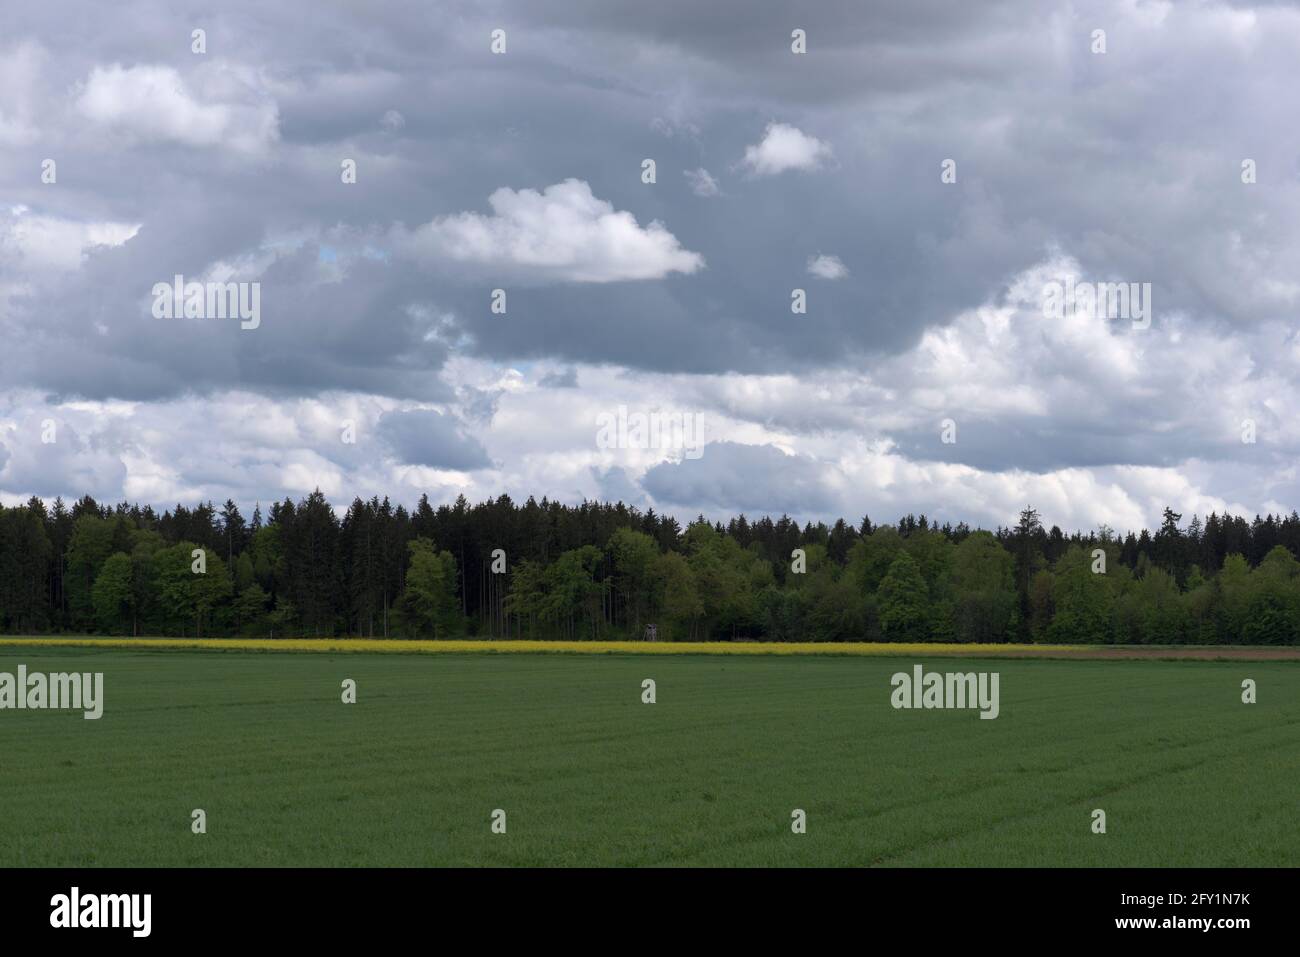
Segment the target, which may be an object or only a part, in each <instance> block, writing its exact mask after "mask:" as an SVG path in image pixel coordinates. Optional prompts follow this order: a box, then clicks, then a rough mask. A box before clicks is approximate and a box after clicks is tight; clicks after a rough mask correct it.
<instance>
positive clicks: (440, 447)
mask: <svg viewBox="0 0 1300 957" xmlns="http://www.w3.org/2000/svg"><path fill="white" fill-rule="evenodd" d="M379 434H380V436H381V437H382V438H383V439H384V440H385V441H386V442H387V443H388V444H389V445H390V446H391V447H392V449H393V451H394V452H395V453H396V455H397V457H398V459H399V460H400V461H402V462H404V463H406V464H408V465H425V466H428V467H430V468H440V469H461V470H468V469H480V468H486V467H488V466H490V465H491V464H492V462H491V460H490V459H489V458H488V456H487V452H485V451H484V449H483V446H482V445H481V444H480V443H479V442H478V441H477V440H476V439H474V438H472V437H470V436H467V435H464V434H463V432H462V431H461V429H460V428H459V426H458V425H457V424H456V422H455V420H454V419H452V418H451V417H450V416H446V415H443V414H442V413H441V412H435V411H432V410H423V409H416V410H411V411H407V412H388V413H385V414H384V415H383V416H382V417H381V418H380V420H379Z"/></svg>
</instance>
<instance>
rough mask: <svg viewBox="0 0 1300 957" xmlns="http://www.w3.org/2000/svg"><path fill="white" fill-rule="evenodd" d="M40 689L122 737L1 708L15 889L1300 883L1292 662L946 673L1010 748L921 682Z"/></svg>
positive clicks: (4, 825)
mask: <svg viewBox="0 0 1300 957" xmlns="http://www.w3.org/2000/svg"><path fill="white" fill-rule="evenodd" d="M638 650H642V649H638ZM19 664H25V665H26V666H27V667H28V669H29V671H70V670H76V671H102V672H104V676H105V677H104V685H105V711H104V717H103V718H102V719H100V720H98V721H86V720H83V718H82V716H81V714H80V713H74V712H52V711H8V710H7V711H0V782H3V784H2V786H0V866H24V865H26V866H86V865H115V866H144V865H227V866H267V865H308V866H316V865H324V866H328V865H366V866H401V865H414V866H422V865H470V866H477V865H776V866H785V865H869V864H875V865H903V866H929V865H983V866H1003V865H1046V866H1056V865H1082V866H1105V865H1114V866H1165V865H1180V866H1211V867H1213V866H1245V865H1274V866H1294V865H1296V864H1297V863H1300V829H1297V827H1296V795H1297V793H1300V666H1297V665H1295V664H1291V663H1285V662H1254V661H1252V662H1232V663H1225V662H1190V661H1189V662H1178V663H1170V662H1162V661H1055V660H996V661H995V660H980V659H970V658H964V659H961V660H960V661H951V662H948V663H947V664H945V662H944V660H942V659H933V658H931V659H927V662H926V667H927V668H928V669H931V670H961V671H971V670H974V671H998V672H1000V674H1001V716H1000V717H999V718H998V719H997V720H994V721H987V720H985V721H982V720H979V719H978V718H977V715H976V712H974V711H960V712H956V711H895V710H893V709H892V708H891V707H890V705H889V693H890V684H889V678H890V675H892V674H893V673H894V672H895V671H899V670H910V665H908V664H907V663H906V662H905V661H900V660H893V661H891V660H888V659H882V658H878V657H871V656H860V657H859V656H853V657H840V658H828V657H819V656H815V655H807V656H790V657H779V656H735V657H724V656H683V657H679V656H663V657H658V656H657V657H648V656H641V655H614V654H607V655H601V656H580V655H487V656H484V655H457V654H450V653H449V654H440V655H413V656H398V655H385V654H365V653H351V654H337V653H329V652H319V653H317V654H311V655H294V654H267V653H257V652H251V651H239V650H230V651H227V652H226V653H224V654H219V655H212V654H203V653H201V652H197V651H188V650H183V649H166V650H164V649H156V646H153V645H152V644H151V646H150V647H149V648H145V649H138V648H89V649H88V648H74V647H66V648H62V647H45V646H42V647H40V648H32V647H0V671H8V672H13V671H15V670H16V668H17V666H18V665H19ZM1245 677H1250V678H1253V679H1255V680H1256V681H1257V682H1258V686H1259V703H1258V704H1255V705H1243V704H1242V703H1241V701H1240V684H1241V680H1242V678H1245ZM344 678H353V679H355V680H356V682H357V685H358V699H359V700H358V703H357V704H356V705H344V704H342V703H340V699H339V696H340V683H341V682H342V681H343V679H344ZM644 678H654V679H655V681H656V682H657V694H658V703H656V704H654V705H645V704H642V703H641V700H640V698H641V682H642V680H643V679H644ZM194 808H203V809H204V810H205V811H206V812H207V816H208V833H207V834H204V835H194V834H192V833H191V832H190V812H191V810H192V809H194ZM495 808H503V809H505V810H506V812H507V821H508V831H507V833H506V834H505V835H494V834H492V833H491V832H490V828H489V823H490V820H489V818H490V815H491V813H492V811H493V809H495ZM793 808H802V809H804V810H806V811H807V815H808V832H807V834H805V835H795V834H792V833H791V831H790V813H791V810H792V809H793ZM1094 808H1103V809H1104V810H1105V811H1106V814H1107V833H1106V834H1105V835H1094V834H1092V833H1091V832H1090V829H1089V824H1090V820H1091V819H1090V814H1091V812H1092V810H1093V809H1094Z"/></svg>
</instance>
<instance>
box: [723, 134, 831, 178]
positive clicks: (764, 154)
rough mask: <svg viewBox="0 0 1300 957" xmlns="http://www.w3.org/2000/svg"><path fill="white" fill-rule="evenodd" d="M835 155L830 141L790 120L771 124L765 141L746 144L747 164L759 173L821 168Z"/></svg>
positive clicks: (764, 137) (745, 162) (761, 174)
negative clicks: (791, 124)
mask: <svg viewBox="0 0 1300 957" xmlns="http://www.w3.org/2000/svg"><path fill="white" fill-rule="evenodd" d="M830 157H831V147H830V144H829V143H826V142H823V141H822V140H819V139H817V137H815V136H809V135H808V134H807V133H804V132H803V131H802V130H800V129H798V128H796V127H793V126H790V125H789V124H787V123H769V124H768V125H767V132H766V133H765V134H764V135H763V141H762V142H761V143H756V144H754V145H752V146H747V147H745V159H744V164H745V165H746V166H747V167H749V169H750V172H752V173H753V174H754V175H755V176H775V175H776V174H778V173H784V172H785V171H786V170H792V169H797V170H813V169H817V168H818V167H819V166H821V165H822V164H823V163H824V162H826V161H827V160H828V159H830Z"/></svg>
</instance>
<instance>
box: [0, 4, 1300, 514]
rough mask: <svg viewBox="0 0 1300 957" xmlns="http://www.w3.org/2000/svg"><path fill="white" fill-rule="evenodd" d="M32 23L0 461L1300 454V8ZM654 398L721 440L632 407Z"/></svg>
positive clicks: (13, 465)
mask: <svg viewBox="0 0 1300 957" xmlns="http://www.w3.org/2000/svg"><path fill="white" fill-rule="evenodd" d="M4 21H5V22H4V27H5V29H4V31H3V33H0V502H3V503H7V504H13V503H15V502H17V501H20V500H23V499H25V498H26V497H27V496H29V495H32V494H37V495H41V496H45V497H53V496H55V495H62V496H64V497H65V498H67V497H77V496H80V495H82V494H85V493H91V494H93V495H95V496H96V497H97V498H100V499H103V500H109V501H118V500H121V499H123V498H125V499H130V500H135V501H141V502H151V503H154V504H155V505H159V506H165V505H169V504H174V503H176V502H178V501H180V502H184V503H186V504H193V503H195V502H197V501H199V500H206V499H213V500H216V501H224V500H225V499H226V498H233V499H235V500H236V501H237V502H239V503H240V504H241V505H242V506H245V507H246V508H248V509H251V506H252V504H253V503H254V502H256V501H261V502H262V503H263V504H265V503H267V502H268V501H271V500H274V499H282V498H284V497H285V496H291V497H294V498H298V497H300V496H302V495H304V494H306V493H308V492H310V491H311V490H312V489H313V488H316V487H319V488H320V489H321V490H323V491H324V492H325V493H326V494H327V495H328V496H329V497H330V498H331V499H332V500H333V501H335V502H336V503H341V504H346V502H347V501H348V500H350V499H351V498H352V497H353V496H354V495H362V496H365V497H368V496H370V495H373V494H379V495H381V496H382V495H384V494H388V495H390V496H392V497H393V498H394V499H395V500H399V501H403V502H408V503H409V502H413V501H414V500H415V499H417V498H418V497H419V495H420V494H421V493H422V492H427V493H428V494H429V496H430V498H431V499H432V500H433V501H435V502H439V501H445V500H450V499H453V498H454V497H455V496H456V495H457V494H460V493H464V494H465V495H466V496H468V497H469V498H470V499H471V500H477V499H481V498H484V497H487V496H495V495H498V494H501V493H503V492H504V493H508V494H510V495H511V496H514V497H517V498H519V499H523V498H526V497H527V496H528V495H529V494H533V495H536V496H537V497H539V498H540V497H541V496H542V495H549V496H551V497H553V498H559V499H561V500H564V501H569V502H578V501H581V500H582V499H584V498H587V499H593V498H599V499H616V498H621V499H622V500H624V501H626V502H630V503H632V504H636V505H638V506H640V507H643V508H644V507H650V506H652V507H654V508H655V509H656V510H660V511H668V512H671V513H674V514H677V515H678V516H679V517H681V518H683V519H686V518H690V517H692V516H694V515H695V514H696V513H699V512H703V513H705V514H706V515H709V516H711V517H719V516H725V515H729V514H733V513H736V512H740V511H743V512H745V513H747V514H750V515H754V514H758V513H763V512H768V513H773V514H779V513H781V512H788V513H790V514H791V515H793V516H795V517H797V518H799V519H800V520H816V519H819V518H824V519H833V518H835V517H837V516H840V515H844V516H846V517H848V518H851V519H854V520H857V519H859V518H860V517H861V516H862V515H863V514H864V513H869V514H870V515H871V516H872V517H873V519H875V520H878V521H880V520H884V521H892V520H894V519H896V518H897V517H898V516H899V515H900V514H903V513H905V512H909V511H912V512H925V513H927V514H929V515H932V516H936V517H939V518H941V519H949V520H952V521H954V522H956V521H962V520H965V521H969V522H971V523H972V524H981V525H984V526H985V527H991V526H994V525H997V524H999V523H1010V522H1013V521H1014V520H1015V515H1016V513H1017V511H1018V510H1019V509H1020V508H1021V507H1023V506H1024V505H1025V504H1026V503H1032V504H1034V505H1035V506H1037V507H1038V508H1039V509H1040V511H1041V512H1042V513H1043V516H1044V518H1045V520H1047V522H1048V523H1049V524H1050V523H1059V524H1060V525H1062V526H1063V527H1065V528H1067V529H1072V528H1090V527H1095V526H1097V525H1098V524H1100V523H1103V522H1104V523H1108V524H1110V525H1111V526H1113V527H1116V528H1118V529H1121V530H1123V529H1129V528H1135V527H1139V526H1141V525H1142V524H1143V523H1147V524H1150V523H1153V522H1157V521H1158V516H1159V512H1160V509H1161V508H1162V507H1163V506H1164V505H1165V504H1170V505H1172V506H1173V507H1174V508H1175V509H1176V510H1178V511H1182V512H1184V514H1185V518H1190V514H1191V513H1194V512H1195V513H1200V514H1202V515H1203V514H1205V513H1207V512H1209V511H1211V510H1218V511H1223V510H1225V509H1227V510H1231V511H1233V512H1242V513H1246V514H1249V515H1253V514H1255V513H1256V512H1264V511H1275V512H1276V511H1279V510H1285V511H1290V510H1291V508H1292V507H1293V506H1295V505H1296V504H1297V498H1298V497H1300V496H1297V491H1300V476H1298V475H1297V471H1296V462H1297V457H1296V453H1297V451H1298V450H1300V416H1298V415H1297V410H1300V402H1297V398H1298V395H1297V393H1298V392H1300V340H1297V328H1298V327H1297V323H1296V318H1297V307H1298V305H1300V122H1297V113H1296V98H1295V91H1296V90H1297V89H1300V10H1298V9H1297V7H1296V6H1295V5H1292V4H1285V3H1263V2H1261V3H1257V4H1248V3H1236V2H1233V3H1224V2H1213V3H1211V2H1199V0H1181V2H1178V3H1162V2H1140V0H1136V2H1135V0H1128V2H1098V3H1055V2H1044V0H1000V2H992V0H990V2H984V3H955V2H945V3H937V2H931V0H908V2H880V3H872V2H864V0H818V2H815V3H814V2H804V3H780V2H775V0H745V2H739V0H735V2H733V0H726V2H723V0H710V2H707V3H705V2H700V0H654V2H642V0H636V2H633V0H519V2H505V0H500V2H491V0H487V2H473V3H471V2H463V3H443V2H438V0H418V2H415V0H411V2H403V0H383V2H373V0H367V2H362V0H356V2H344V0H334V2H312V3H307V2H303V0H294V2H285V3H266V2H265V0H223V2H221V3H201V4H200V3H186V2H183V0H182V2H172V3H167V4H162V3H145V2H138V0H120V2H115V3H111V4H109V3H101V2H90V0H80V2H70V3H64V2H55V3H25V4H14V5H10V6H9V7H8V8H7V9H6V11H5V14H4ZM200 29H201V30H202V31H204V32H203V34H202V35H200V36H199V37H198V38H197V39H196V35H195V32H194V31H196V30H200ZM497 30H501V31H504V34H497V35H496V36H497V37H498V39H497V41H496V43H495V45H496V46H497V48H498V49H500V48H501V46H502V45H504V52H494V50H493V46H494V40H493V36H494V31H497ZM795 30H802V31H804V35H805V36H806V52H804V53H796V52H794V50H793V49H792V46H794V45H796V40H795V39H792V33H793V31H795ZM1098 30H1103V31H1104V36H1103V35H1100V34H1097V32H1096V31H1098ZM1103 46H1104V52H1100V49H1101V47H1103ZM196 48H201V49H200V50H199V52H196ZM51 160H52V161H53V163H50V162H48V161H51ZM646 160H653V161H654V163H653V170H652V172H653V176H651V175H650V173H651V170H650V169H648V167H647V164H646V162H645V161H646ZM349 161H350V162H349ZM947 161H951V162H947ZM1247 161H1249V162H1247ZM352 168H354V169H355V182H347V181H345V180H348V179H351V178H352V177H351V175H350V170H351V169H352ZM647 179H653V181H652V182H647V181H646V180H647ZM1252 179H1253V180H1254V181H1253V182H1251V181H1250V180H1252ZM177 275H180V276H183V277H185V279H184V281H185V282H191V283H192V282H197V283H205V284H217V283H225V282H232V283H248V284H250V285H248V286H246V287H244V288H245V289H246V290H251V289H252V288H253V286H252V285H251V284H253V283H256V284H257V290H258V295H259V297H260V300H259V302H260V306H259V310H260V311H259V316H258V323H257V325H256V328H243V326H245V325H250V323H241V322H240V321H239V320H238V319H222V318H213V317H211V316H208V317H206V318H197V317H191V318H185V317H183V316H182V317H178V318H159V317H158V316H157V315H156V313H157V312H158V302H157V297H156V295H155V291H154V287H155V285H156V284H159V283H164V284H171V283H172V282H173V278H174V277H175V276H177ZM1067 282H1071V283H1089V282H1092V283H1100V282H1123V283H1138V284H1144V283H1149V284H1150V286H1149V288H1150V299H1149V305H1150V322H1149V325H1145V327H1144V324H1143V323H1140V322H1135V321H1130V319H1129V318H1126V317H1124V316H1119V317H1111V316H1108V315H1105V314H1100V313H1099V312H1098V311H1097V310H1092V311H1090V310H1088V309H1087V308H1082V307H1078V306H1077V304H1076V307H1075V308H1071V309H1069V310H1067V311H1066V312H1065V314H1063V315H1062V314H1052V311H1051V310H1049V309H1046V308H1045V307H1044V298H1045V290H1046V289H1047V288H1048V287H1049V286H1050V285H1051V284H1053V283H1059V284H1061V285H1062V287H1063V286H1064V284H1065V283H1067ZM203 288H204V289H206V288H207V287H206V286H205V287H203ZM496 290H500V291H501V292H502V293H503V294H504V295H503V296H499V297H498V296H497V295H496V293H495V292H494V291H496ZM796 290H802V294H801V295H800V294H798V293H796V292H795V291H796ZM166 298H167V302H168V304H170V303H171V297H170V296H168V297H166ZM797 299H802V300H803V301H804V303H806V311H803V312H796V311H794V307H795V305H796V300H797ZM494 303H495V304H496V305H497V306H498V308H497V309H496V310H495V311H494ZM502 305H503V306H504V312H502V311H500V307H501V306H502ZM651 414H660V415H676V416H679V417H683V418H680V419H679V420H678V421H681V422H689V423H691V425H692V426H693V427H698V428H699V429H700V433H701V434H702V436H703V445H702V447H694V448H686V447H684V446H683V443H682V442H680V441H677V439H678V438H679V436H678V435H677V433H675V432H673V431H671V430H669V431H667V432H664V433H661V434H659V435H658V436H657V437H654V436H651V437H649V438H647V436H648V435H649V433H648V432H637V431H636V430H633V432H632V433H631V434H630V435H627V434H625V436H624V438H625V439H626V441H618V440H615V441H610V440H609V437H610V434H611V433H610V430H609V429H608V428H605V429H604V430H603V431H602V426H607V425H608V422H609V421H610V419H611V418H614V419H617V418H618V417H620V416H624V417H630V419H629V421H632V422H635V420H636V417H637V416H640V415H644V416H650V415H651ZM1252 432H1253V438H1254V441H1253V442H1252V441H1243V436H1250V434H1251V433H1252ZM614 433H615V434H616V433H617V430H614Z"/></svg>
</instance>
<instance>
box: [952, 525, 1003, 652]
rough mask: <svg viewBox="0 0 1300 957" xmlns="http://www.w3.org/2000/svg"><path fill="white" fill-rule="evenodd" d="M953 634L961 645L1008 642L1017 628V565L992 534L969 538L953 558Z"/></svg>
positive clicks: (986, 533) (955, 551)
mask: <svg viewBox="0 0 1300 957" xmlns="http://www.w3.org/2000/svg"><path fill="white" fill-rule="evenodd" d="M952 596H953V597H952V604H951V608H952V612H951V616H950V617H951V622H952V633H953V636H954V638H955V639H956V640H957V641H964V642H999V641H1007V640H1008V639H1009V638H1010V637H1011V636H1012V630H1013V628H1014V627H1015V619H1016V612H1017V608H1018V603H1017V601H1016V582H1015V562H1014V559H1013V558H1012V557H1011V554H1010V553H1009V552H1008V551H1007V550H1006V549H1005V548H1003V547H1002V546H1001V545H999V544H998V540H997V539H996V538H994V537H993V536H992V535H991V534H989V533H988V532H974V533H972V534H971V535H969V536H967V537H966V538H965V539H964V540H963V541H962V542H961V544H959V545H958V546H957V547H956V548H955V549H954V550H953V555H952Z"/></svg>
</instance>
